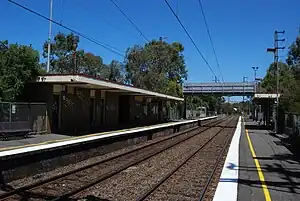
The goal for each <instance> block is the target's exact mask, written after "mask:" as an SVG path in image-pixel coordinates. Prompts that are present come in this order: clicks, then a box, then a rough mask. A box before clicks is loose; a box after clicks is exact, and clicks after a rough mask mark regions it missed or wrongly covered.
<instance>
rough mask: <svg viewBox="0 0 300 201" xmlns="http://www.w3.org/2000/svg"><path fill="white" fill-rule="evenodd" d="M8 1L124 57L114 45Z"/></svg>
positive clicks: (10, 0)
mask: <svg viewBox="0 0 300 201" xmlns="http://www.w3.org/2000/svg"><path fill="white" fill-rule="evenodd" d="M8 1H9V2H11V3H13V4H15V5H16V6H19V7H21V8H23V9H25V10H27V11H29V12H31V13H33V14H35V15H37V16H39V17H41V18H43V19H45V20H48V21H51V22H53V23H54V24H56V25H58V26H60V27H63V28H65V29H67V30H69V31H71V32H73V33H75V34H76V35H79V36H81V37H82V38H85V39H86V40H88V41H91V42H93V43H95V44H97V45H99V46H101V47H103V48H104V49H106V50H109V51H111V52H113V53H115V54H117V55H119V56H121V57H125V55H124V54H122V53H119V52H118V51H116V50H117V48H115V47H113V46H110V45H108V44H105V43H103V42H100V41H98V40H96V39H93V38H90V37H88V36H86V35H83V34H82V33H80V32H78V31H76V30H74V29H72V28H69V27H67V26H65V25H63V24H61V23H59V22H57V21H55V20H51V19H49V18H48V17H46V16H44V15H42V14H40V13H38V12H36V11H34V10H31V9H30V8H27V7H25V6H23V5H21V4H19V3H17V2H14V1H12V0H8ZM113 49H115V50H113Z"/></svg>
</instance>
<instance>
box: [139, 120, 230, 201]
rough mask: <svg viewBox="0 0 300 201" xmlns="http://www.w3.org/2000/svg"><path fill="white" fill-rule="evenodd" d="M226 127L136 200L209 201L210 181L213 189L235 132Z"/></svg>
mask: <svg viewBox="0 0 300 201" xmlns="http://www.w3.org/2000/svg"><path fill="white" fill-rule="evenodd" d="M231 123H232V122H229V123H228V124H227V125H226V126H228V125H230V124H231ZM226 126H224V127H223V128H222V129H221V130H219V131H218V132H217V133H216V134H215V135H214V136H213V137H211V138H210V139H209V140H208V141H206V143H205V144H203V145H202V146H200V147H199V148H198V149H196V150H194V151H193V152H192V153H191V154H190V155H189V156H188V157H187V158H186V159H185V160H184V161H182V162H181V163H179V164H178V165H177V166H176V167H174V168H173V169H172V170H171V171H170V172H169V173H168V174H166V175H165V176H164V177H163V178H162V179H160V180H159V181H158V182H157V183H156V184H154V185H153V186H151V187H150V188H149V189H147V190H146V191H145V192H144V193H143V194H142V195H140V196H139V197H138V198H137V199H136V200H138V201H142V200H212V199H213V194H214V190H212V188H211V187H212V181H213V179H215V180H216V183H215V184H214V188H215V187H216V184H217V181H218V179H219V176H218V175H216V171H217V169H218V168H220V169H222V163H221V161H222V159H223V157H224V156H225V152H226V150H227V149H228V147H229V146H228V145H229V143H230V141H231V138H232V133H233V131H234V130H235V129H234V128H226ZM221 134H224V136H222V135H221ZM226 134H227V135H226Z"/></svg>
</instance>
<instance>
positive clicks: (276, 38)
mask: <svg viewBox="0 0 300 201" xmlns="http://www.w3.org/2000/svg"><path fill="white" fill-rule="evenodd" d="M284 33H285V31H277V30H276V31H275V32H274V48H267V52H272V53H273V54H274V65H275V66H276V114H275V122H274V123H275V133H277V132H278V108H279V65H278V60H279V57H278V50H280V49H281V50H283V49H284V48H285V47H284V46H279V42H283V41H285V39H279V38H278V35H279V34H284Z"/></svg>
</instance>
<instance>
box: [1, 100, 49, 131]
mask: <svg viewBox="0 0 300 201" xmlns="http://www.w3.org/2000/svg"><path fill="white" fill-rule="evenodd" d="M47 127H48V125H47V106H46V103H23V102H22V103H21V102H1V103H0V133H2V134H3V133H6V134H15V133H27V134H42V133H47V132H48V129H47Z"/></svg>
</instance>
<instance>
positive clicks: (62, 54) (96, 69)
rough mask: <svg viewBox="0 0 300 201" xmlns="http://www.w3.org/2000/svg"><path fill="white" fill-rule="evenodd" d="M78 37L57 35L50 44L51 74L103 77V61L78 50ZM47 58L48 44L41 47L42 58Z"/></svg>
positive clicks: (104, 70)
mask: <svg viewBox="0 0 300 201" xmlns="http://www.w3.org/2000/svg"><path fill="white" fill-rule="evenodd" d="M79 42H80V40H79V37H78V36H76V35H73V34H72V33H71V34H68V35H66V34H64V33H58V34H57V35H56V36H55V37H54V42H52V43H51V54H50V67H51V69H50V70H51V72H53V73H84V74H86V75H90V76H95V77H96V76H99V77H101V78H106V77H105V72H106V69H105V68H106V66H105V65H104V64H103V59H102V58H101V57H100V56H96V55H94V54H92V53H90V52H87V53H85V51H84V50H82V49H78V46H79ZM47 56H48V42H47V41H46V42H45V43H44V46H43V57H44V58H47ZM45 65H46V64H45V63H44V64H43V66H45Z"/></svg>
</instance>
